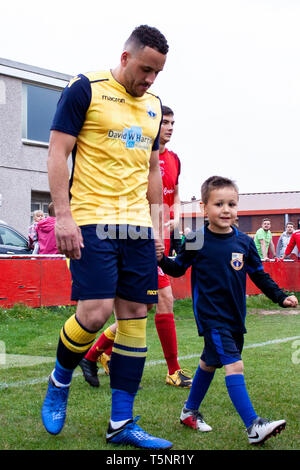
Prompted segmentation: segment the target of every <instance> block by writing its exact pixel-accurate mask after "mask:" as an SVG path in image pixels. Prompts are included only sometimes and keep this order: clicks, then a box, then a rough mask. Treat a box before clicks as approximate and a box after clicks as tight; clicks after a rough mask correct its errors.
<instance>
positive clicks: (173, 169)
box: [159, 149, 181, 255]
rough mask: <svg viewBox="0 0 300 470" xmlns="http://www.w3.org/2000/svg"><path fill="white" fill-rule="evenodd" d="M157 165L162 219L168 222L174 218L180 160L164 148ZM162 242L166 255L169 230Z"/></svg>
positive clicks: (168, 246)
mask: <svg viewBox="0 0 300 470" xmlns="http://www.w3.org/2000/svg"><path fill="white" fill-rule="evenodd" d="M159 165H160V172H161V176H162V183H163V203H164V220H165V222H168V221H169V220H170V219H173V218H174V210H173V206H174V197H175V186H177V185H178V180H179V175H180V169H181V166H180V160H179V158H178V156H177V155H176V153H174V152H172V151H171V150H168V149H165V151H164V152H163V153H160V154H159ZM166 206H168V207H166ZM168 208H169V209H168ZM164 242H165V254H166V255H168V254H169V249H170V233H169V231H167V232H165V240H164Z"/></svg>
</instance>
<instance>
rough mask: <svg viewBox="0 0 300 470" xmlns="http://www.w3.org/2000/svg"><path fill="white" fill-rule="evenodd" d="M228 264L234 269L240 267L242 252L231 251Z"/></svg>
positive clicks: (237, 269) (241, 264) (241, 265)
mask: <svg viewBox="0 0 300 470" xmlns="http://www.w3.org/2000/svg"><path fill="white" fill-rule="evenodd" d="M230 264H231V266H232V267H233V269H235V270H236V271H239V270H240V269H242V267H243V266H244V255H243V253H232V256H231V261H230Z"/></svg>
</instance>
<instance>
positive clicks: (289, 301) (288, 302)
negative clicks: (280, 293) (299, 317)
mask: <svg viewBox="0 0 300 470" xmlns="http://www.w3.org/2000/svg"><path fill="white" fill-rule="evenodd" d="M283 305H284V306H285V307H297V306H298V299H297V297H295V296H294V295H290V296H289V297H287V298H286V299H284V301H283Z"/></svg>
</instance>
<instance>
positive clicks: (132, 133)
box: [51, 71, 162, 227]
mask: <svg viewBox="0 0 300 470" xmlns="http://www.w3.org/2000/svg"><path fill="white" fill-rule="evenodd" d="M161 118H162V113H161V101H160V99H159V98H158V97H157V96H155V95H154V94H151V93H148V92H147V93H145V94H144V95H143V96H142V97H133V96H131V95H130V94H129V93H127V92H126V90H125V88H124V87H123V86H122V85H121V84H120V83H118V82H117V81H116V80H115V79H114V78H113V76H112V74H111V73H110V72H108V71H105V72H95V73H87V74H84V75H78V76H77V77H75V78H74V79H73V80H71V81H70V83H69V84H68V86H67V87H66V88H65V90H64V91H63V93H62V95H61V98H60V100H59V102H58V105H57V110H56V113H55V116H54V120H53V124H52V127H51V130H58V131H61V132H64V133H67V134H70V135H73V136H74V137H76V138H77V141H76V145H75V147H74V149H73V152H72V157H73V168H72V174H71V178H70V198H71V209H72V214H73V217H74V219H75V221H76V222H77V224H78V225H88V224H131V225H140V226H144V227H151V225H152V222H151V217H150V208H149V203H148V200H147V198H146V194H147V189H148V173H149V160H150V155H151V152H152V151H153V150H158V149H159V131H160V123H161Z"/></svg>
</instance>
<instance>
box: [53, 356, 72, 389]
mask: <svg viewBox="0 0 300 470" xmlns="http://www.w3.org/2000/svg"><path fill="white" fill-rule="evenodd" d="M73 372H74V369H66V368H65V367H63V366H61V365H60V363H59V362H58V360H57V359H56V363H55V369H54V371H53V372H52V378H53V379H54V382H56V383H57V385H60V386H64V387H68V386H70V385H71V381H72V375H73Z"/></svg>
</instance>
